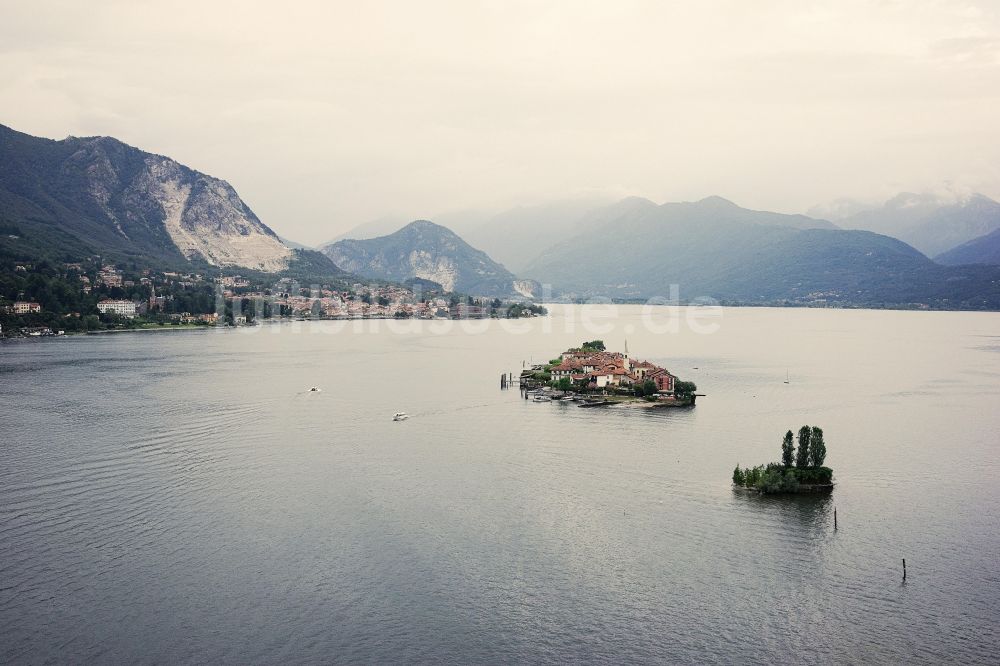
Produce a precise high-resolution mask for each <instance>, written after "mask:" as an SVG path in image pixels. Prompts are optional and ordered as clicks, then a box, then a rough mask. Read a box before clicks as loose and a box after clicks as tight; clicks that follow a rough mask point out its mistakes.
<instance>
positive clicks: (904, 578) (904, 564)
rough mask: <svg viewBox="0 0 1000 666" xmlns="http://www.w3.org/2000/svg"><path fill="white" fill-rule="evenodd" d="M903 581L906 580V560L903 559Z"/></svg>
mask: <svg viewBox="0 0 1000 666" xmlns="http://www.w3.org/2000/svg"><path fill="white" fill-rule="evenodd" d="M903 580H906V558H905V557H904V558H903Z"/></svg>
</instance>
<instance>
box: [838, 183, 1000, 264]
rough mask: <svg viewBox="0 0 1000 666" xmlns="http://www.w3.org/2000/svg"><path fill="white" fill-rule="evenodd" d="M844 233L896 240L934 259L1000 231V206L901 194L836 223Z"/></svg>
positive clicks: (973, 198)
mask: <svg viewBox="0 0 1000 666" xmlns="http://www.w3.org/2000/svg"><path fill="white" fill-rule="evenodd" d="M838 224H839V225H840V226H841V227H842V228H844V229H864V230H866V231H874V232H875V233H879V234H885V235H886V236H892V237H894V238H898V239H900V240H902V241H905V242H906V243H909V244H910V245H912V246H913V247H915V248H917V249H918V250H920V251H921V252H923V253H924V254H925V255H927V256H928V257H934V256H936V255H939V254H941V253H943V252H946V251H948V250H950V249H951V248H953V247H956V246H958V245H961V244H962V243H965V242H967V241H970V240H972V239H974V238H978V237H980V236H983V235H985V234H988V233H990V232H992V231H994V230H996V229H1000V203H998V202H996V201H994V200H993V199H990V198H989V197H987V196H985V195H983V194H970V195H962V196H958V195H950V196H947V197H942V196H938V195H935V194H929V193H924V194H915V193H912V192H902V193H900V194H897V195H896V196H894V197H893V198H891V199H889V200H888V201H886V202H885V204H883V205H882V206H879V207H874V208H868V209H864V210H857V211H856V212H853V213H852V214H850V215H847V216H845V217H843V218H842V219H840V220H838Z"/></svg>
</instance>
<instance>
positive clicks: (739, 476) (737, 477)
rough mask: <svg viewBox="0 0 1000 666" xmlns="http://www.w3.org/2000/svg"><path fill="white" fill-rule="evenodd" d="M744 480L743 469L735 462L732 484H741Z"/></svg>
mask: <svg viewBox="0 0 1000 666" xmlns="http://www.w3.org/2000/svg"><path fill="white" fill-rule="evenodd" d="M745 481H746V477H745V476H744V475H743V470H741V469H740V464H739V463H736V469H734V470H733V485H736V486H742V485H743V483H744V482H745Z"/></svg>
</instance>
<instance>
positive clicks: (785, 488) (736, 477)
mask: <svg viewBox="0 0 1000 666" xmlns="http://www.w3.org/2000/svg"><path fill="white" fill-rule="evenodd" d="M825 461H826V442H825V441H824V440H823V429H822V428H817V427H815V426H813V427H810V426H807V425H804V426H802V427H801V428H799V435H798V447H797V448H796V446H795V441H794V437H793V435H792V431H791V430H789V431H788V432H786V433H785V438H784V439H783V440H782V442H781V462H780V463H768V464H767V465H758V466H757V467H747V468H746V469H741V468H740V466H739V464H737V465H736V469H734V470H733V485H734V486H736V487H737V488H746V489H749V490H756V491H758V492H761V493H765V494H768V493H816V492H830V491H831V490H833V485H834V484H833V470H832V469H830V468H829V467H824V466H823V463H824V462H825Z"/></svg>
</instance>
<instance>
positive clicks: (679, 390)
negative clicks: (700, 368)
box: [674, 380, 698, 400]
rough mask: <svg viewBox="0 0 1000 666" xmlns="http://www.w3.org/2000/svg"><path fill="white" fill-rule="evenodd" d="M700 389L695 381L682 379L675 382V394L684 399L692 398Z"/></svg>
mask: <svg viewBox="0 0 1000 666" xmlns="http://www.w3.org/2000/svg"><path fill="white" fill-rule="evenodd" d="M697 390H698V387H697V386H696V385H695V383H694V382H682V381H680V380H678V381H676V382H674V395H676V396H677V397H678V398H682V399H684V400H690V399H691V396H693V395H694V392H695V391H697Z"/></svg>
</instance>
